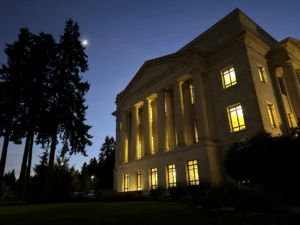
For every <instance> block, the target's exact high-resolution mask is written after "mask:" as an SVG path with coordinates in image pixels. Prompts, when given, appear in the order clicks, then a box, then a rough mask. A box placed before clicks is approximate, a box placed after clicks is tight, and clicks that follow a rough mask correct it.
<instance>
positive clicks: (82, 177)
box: [23, 137, 115, 203]
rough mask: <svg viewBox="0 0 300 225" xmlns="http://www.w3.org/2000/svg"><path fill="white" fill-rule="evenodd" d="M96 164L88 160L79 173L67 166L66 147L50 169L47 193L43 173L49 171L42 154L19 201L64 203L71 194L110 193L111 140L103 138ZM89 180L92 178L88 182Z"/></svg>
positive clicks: (111, 176) (112, 145) (47, 159)
mask: <svg viewBox="0 0 300 225" xmlns="http://www.w3.org/2000/svg"><path fill="white" fill-rule="evenodd" d="M100 151H101V152H100V154H99V160H97V159H96V158H95V157H94V158H92V159H91V160H90V162H89V164H87V163H84V164H83V166H82V170H81V172H79V171H78V170H75V169H74V166H72V167H70V166H69V159H70V158H67V157H66V153H67V152H69V150H68V146H67V145H64V146H63V148H62V149H61V151H60V152H59V155H57V156H56V162H55V164H54V167H53V178H54V179H53V183H54V184H53V188H52V189H51V190H48V187H47V185H48V184H47V179H48V176H47V173H48V168H49V152H48V150H46V151H45V152H44V153H43V155H42V156H39V157H40V162H39V164H37V165H35V167H34V172H35V174H34V176H32V177H30V179H29V182H28V183H26V185H25V191H24V192H23V199H24V200H25V201H26V202H32V203H45V202H64V201H69V200H70V197H71V193H72V192H74V191H80V192H86V193H87V192H88V191H89V190H99V189H112V188H113V169H114V154H115V153H114V152H115V141H114V138H113V137H111V138H108V137H106V139H105V143H104V144H103V145H102V148H101V149H100ZM92 176H93V178H92Z"/></svg>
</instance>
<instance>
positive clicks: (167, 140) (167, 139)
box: [166, 132, 169, 150]
mask: <svg viewBox="0 0 300 225" xmlns="http://www.w3.org/2000/svg"><path fill="white" fill-rule="evenodd" d="M166 142H167V150H169V134H168V132H167V138H166Z"/></svg>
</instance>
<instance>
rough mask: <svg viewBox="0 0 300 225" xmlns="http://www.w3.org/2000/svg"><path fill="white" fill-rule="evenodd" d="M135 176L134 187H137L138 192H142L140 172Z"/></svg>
mask: <svg viewBox="0 0 300 225" xmlns="http://www.w3.org/2000/svg"><path fill="white" fill-rule="evenodd" d="M136 175H137V184H136V187H137V190H138V191H141V190H142V172H141V171H137V173H136Z"/></svg>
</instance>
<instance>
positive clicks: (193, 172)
mask: <svg viewBox="0 0 300 225" xmlns="http://www.w3.org/2000/svg"><path fill="white" fill-rule="evenodd" d="M188 173H189V185H199V175H198V167H197V160H191V161H188Z"/></svg>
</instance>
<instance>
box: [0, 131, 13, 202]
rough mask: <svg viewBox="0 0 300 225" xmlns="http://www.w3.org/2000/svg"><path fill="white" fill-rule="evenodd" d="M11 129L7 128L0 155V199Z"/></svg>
mask: <svg viewBox="0 0 300 225" xmlns="http://www.w3.org/2000/svg"><path fill="white" fill-rule="evenodd" d="M10 131H11V129H10V128H8V129H7V130H6V133H5V137H4V142H3V148H2V154H1V161H0V197H1V196H2V182H3V176H4V170H5V163H6V156H7V148H8V139H9V135H10Z"/></svg>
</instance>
